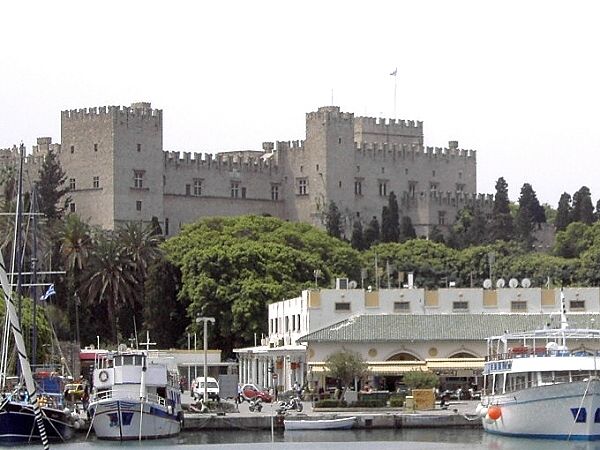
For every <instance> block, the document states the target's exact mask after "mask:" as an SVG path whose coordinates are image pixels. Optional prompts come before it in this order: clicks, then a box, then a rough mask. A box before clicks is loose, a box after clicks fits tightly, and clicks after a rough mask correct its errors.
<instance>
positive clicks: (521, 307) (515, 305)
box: [510, 300, 527, 312]
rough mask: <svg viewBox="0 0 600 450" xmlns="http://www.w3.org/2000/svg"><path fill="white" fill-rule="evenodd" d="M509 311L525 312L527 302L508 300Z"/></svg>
mask: <svg viewBox="0 0 600 450" xmlns="http://www.w3.org/2000/svg"><path fill="white" fill-rule="evenodd" d="M510 312H527V302H526V301H524V300H515V301H512V302H510Z"/></svg>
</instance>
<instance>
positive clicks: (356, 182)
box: [354, 179, 362, 195]
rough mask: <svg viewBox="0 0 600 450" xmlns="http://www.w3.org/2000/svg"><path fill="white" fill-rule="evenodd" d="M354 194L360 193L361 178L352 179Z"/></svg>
mask: <svg viewBox="0 0 600 450" xmlns="http://www.w3.org/2000/svg"><path fill="white" fill-rule="evenodd" d="M354 195H362V179H360V180H354Z"/></svg>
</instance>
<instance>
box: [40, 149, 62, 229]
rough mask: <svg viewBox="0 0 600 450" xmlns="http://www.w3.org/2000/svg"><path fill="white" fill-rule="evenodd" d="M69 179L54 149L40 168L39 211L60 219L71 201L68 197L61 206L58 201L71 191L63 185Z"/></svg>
mask: <svg viewBox="0 0 600 450" xmlns="http://www.w3.org/2000/svg"><path fill="white" fill-rule="evenodd" d="M66 179H67V174H66V173H65V171H64V170H63V169H62V167H61V165H60V162H59V161H58V159H57V158H56V155H55V154H54V152H53V151H52V150H48V154H47V155H46V157H45V158H44V162H43V163H42V167H41V168H40V170H39V181H38V182H36V186H37V193H38V205H39V211H40V212H41V213H43V214H44V215H45V216H46V218H47V219H50V220H52V219H58V218H60V217H61V215H62V213H63V212H64V210H65V207H66V204H67V203H68V202H69V199H68V198H67V199H66V200H65V202H63V206H62V207H59V206H58V202H59V201H60V199H61V198H62V197H64V196H65V194H67V193H68V192H69V188H68V187H64V188H63V187H62V186H64V184H65V181H66Z"/></svg>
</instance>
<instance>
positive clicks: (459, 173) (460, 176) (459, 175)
mask: <svg viewBox="0 0 600 450" xmlns="http://www.w3.org/2000/svg"><path fill="white" fill-rule="evenodd" d="M458 179H459V180H461V179H462V170H461V171H459V172H458Z"/></svg>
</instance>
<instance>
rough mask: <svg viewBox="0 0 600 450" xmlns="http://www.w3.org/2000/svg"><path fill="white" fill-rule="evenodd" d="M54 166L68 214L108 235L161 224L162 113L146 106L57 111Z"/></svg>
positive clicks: (148, 104) (140, 104) (144, 104)
mask: <svg viewBox="0 0 600 450" xmlns="http://www.w3.org/2000/svg"><path fill="white" fill-rule="evenodd" d="M61 141H62V146H61V153H60V161H61V164H62V167H63V169H64V170H65V172H66V173H67V183H68V184H69V186H70V187H71V193H70V194H69V195H70V196H71V200H72V203H71V205H69V209H70V211H71V212H76V213H77V214H79V216H80V217H81V218H82V219H84V220H89V221H90V223H91V224H96V225H100V226H101V227H102V228H106V229H114V228H116V227H117V226H118V225H119V224H122V223H125V222H129V221H143V222H150V220H151V218H152V216H156V217H158V219H159V221H162V219H163V217H164V214H163V172H162V170H163V152H162V146H163V136H162V111H161V110H158V109H152V108H151V105H150V103H133V104H132V105H131V107H118V106H109V107H101V108H89V109H79V110H71V111H63V112H62V115H61Z"/></svg>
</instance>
